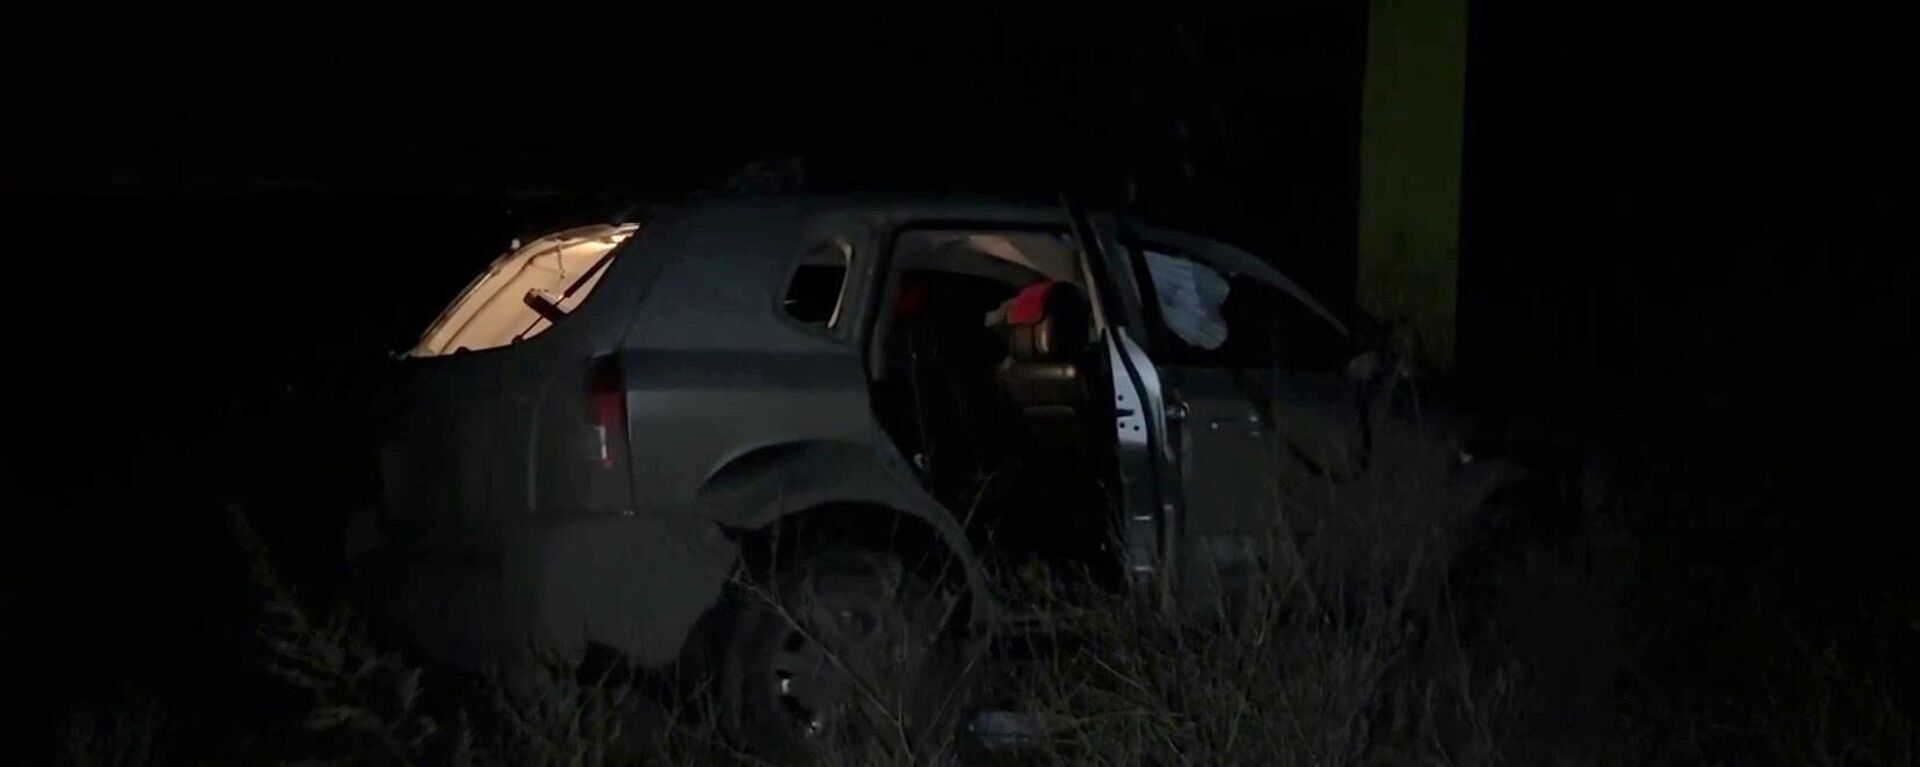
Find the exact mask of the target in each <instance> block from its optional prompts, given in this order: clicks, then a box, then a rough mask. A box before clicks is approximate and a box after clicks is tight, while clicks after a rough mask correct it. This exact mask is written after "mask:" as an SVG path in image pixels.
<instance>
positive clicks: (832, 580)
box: [720, 546, 966, 763]
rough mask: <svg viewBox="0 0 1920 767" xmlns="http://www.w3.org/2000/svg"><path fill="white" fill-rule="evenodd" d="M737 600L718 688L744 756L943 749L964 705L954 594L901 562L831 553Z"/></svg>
mask: <svg viewBox="0 0 1920 767" xmlns="http://www.w3.org/2000/svg"><path fill="white" fill-rule="evenodd" d="M738 592H739V593H737V594H736V599H735V603H734V606H733V610H734V619H733V621H732V626H731V630H730V631H728V633H727V638H726V641H725V644H724V648H725V649H724V655H723V657H722V658H721V659H720V660H721V667H722V671H723V673H722V675H721V681H722V685H723V687H722V693H723V695H724V696H725V697H726V700H724V701H723V702H724V703H725V704H726V705H727V707H728V708H729V709H730V711H731V718H732V724H733V725H734V729H735V730H736V734H737V736H738V737H739V738H740V739H741V740H742V741H744V745H746V746H747V747H748V748H750V749H752V750H754V751H757V752H760V753H762V754H763V755H765V756H768V757H771V758H774V759H777V760H780V761H782V762H819V763H837V762H843V761H847V760H850V759H853V758H857V757H861V756H869V755H878V756H883V757H885V758H886V759H888V760H889V761H890V762H894V763H908V762H919V763H927V762H930V761H933V760H934V758H935V757H936V755H937V754H939V753H940V752H942V751H944V750H945V749H946V748H947V746H948V745H949V742H950V741H951V738H952V735H953V733H954V730H955V727H956V725H957V723H958V721H959V714H960V712H961V710H962V708H963V706H964V704H965V702H966V701H965V699H964V698H965V695H964V693H963V688H962V685H961V684H960V682H961V681H962V676H963V675H962V674H961V657H960V655H961V653H960V651H959V644H958V642H957V641H956V639H957V637H956V636H955V634H956V632H955V631H953V630H952V629H953V626H952V625H951V624H952V621H953V618H954V615H953V613H954V612H955V610H954V607H955V605H956V604H957V601H958V600H957V598H956V597H957V594H956V593H955V591H954V590H953V589H951V588H944V587H942V586H940V585H939V584H938V583H937V582H936V581H934V580H932V579H929V578H926V577H924V576H923V575H921V574H920V573H918V572H916V571H915V570H914V569H913V568H911V567H909V566H908V565H907V564H906V562H905V561H903V560H902V558H901V557H899V556H898V555H895V554H892V553H889V552H882V551H873V550H866V549H861V548H855V547H844V546H829V547H823V548H816V549H814V550H812V551H808V552H803V553H801V554H800V555H799V556H798V558H797V559H796V560H795V561H793V562H791V563H790V564H789V565H788V566H786V567H782V568H779V569H778V570H777V571H776V573H775V574H774V575H773V576H772V577H769V578H767V579H765V580H764V581H763V582H759V583H752V584H744V585H743V586H742V587H741V588H740V589H738Z"/></svg>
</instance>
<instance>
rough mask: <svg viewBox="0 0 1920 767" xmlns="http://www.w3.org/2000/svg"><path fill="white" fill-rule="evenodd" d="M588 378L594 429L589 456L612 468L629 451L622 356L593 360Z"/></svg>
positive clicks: (595, 462) (600, 465)
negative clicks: (621, 368)
mask: <svg viewBox="0 0 1920 767" xmlns="http://www.w3.org/2000/svg"><path fill="white" fill-rule="evenodd" d="M587 380H588V381H589V384H588V389H587V418H588V421H589V423H590V425H591V428H592V435H591V437H592V441H591V442H590V443H589V444H588V450H589V453H588V455H589V457H590V459H591V460H592V462H593V465H594V467H595V468H599V469H603V470H611V469H613V468H615V467H617V466H619V465H620V464H621V462H622V461H624V460H625V458H626V452H627V387H626V382H625V380H624V378H623V377H622V376H621V373H620V361H619V358H617V357H615V356H612V355H608V356H605V357H598V358H596V359H594V360H593V362H592V366H591V369H590V370H589V371H588V374H587Z"/></svg>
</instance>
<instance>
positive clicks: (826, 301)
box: [781, 238, 853, 329]
mask: <svg viewBox="0 0 1920 767" xmlns="http://www.w3.org/2000/svg"><path fill="white" fill-rule="evenodd" d="M852 265H853V246H852V245H851V244H848V243H847V241H846V240H842V239H839V238H834V239H831V240H827V241H825V242H821V243H817V244H815V245H813V246H811V247H809V248H807V249H806V250H805V251H804V252H802V253H801V255H800V263H799V264H797V265H795V266H794V270H793V276H792V277H791V278H789V279H788V281H787V291H786V294H785V297H784V298H782V299H781V305H782V306H784V307H786V310H787V314H788V316H791V317H793V318H794V319H795V320H798V321H799V322H801V323H802V324H806V325H813V326H816V327H820V328H824V329H832V328H834V327H837V326H838V325H839V324H840V312H841V309H842V307H843V304H844V303H845V301H846V287H847V274H848V273H849V272H850V271H851V267H852Z"/></svg>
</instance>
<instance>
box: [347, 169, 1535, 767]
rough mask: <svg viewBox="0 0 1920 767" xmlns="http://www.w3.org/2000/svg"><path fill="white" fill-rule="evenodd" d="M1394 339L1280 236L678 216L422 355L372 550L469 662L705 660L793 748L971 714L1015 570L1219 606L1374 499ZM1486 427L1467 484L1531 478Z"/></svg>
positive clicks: (716, 208)
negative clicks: (1290, 255) (1293, 541)
mask: <svg viewBox="0 0 1920 767" xmlns="http://www.w3.org/2000/svg"><path fill="white" fill-rule="evenodd" d="M1358 352H1359V349H1358V348H1357V347H1356V346H1355V344H1354V343H1353V342H1352V340H1351V338H1350V333H1349V331H1348V329H1347V327H1346V326H1345V325H1343V324H1342V322H1341V320H1340V319H1339V318H1337V317H1335V316H1334V314H1332V313H1331V312H1329V311H1328V310H1327V309H1326V308H1325V307H1323V306H1322V305H1321V304H1320V303H1319V302H1317V301H1316V300H1315V299H1314V298H1313V297H1311V296H1309V295H1308V294H1307V293H1306V292H1305V291H1303V290H1302V289H1301V288H1300V287H1299V286H1297V285H1296V284H1295V283H1294V282H1292V281H1291V280H1289V279H1288V278H1287V277H1286V276H1285V275H1283V274H1282V273H1281V272H1280V271H1279V270H1278V269H1276V267H1275V266H1273V265H1272V263H1270V262H1269V261H1268V260H1266V259H1262V258H1259V257H1256V256H1254V255H1252V254H1249V253H1247V252H1244V251H1242V250H1239V249H1237V248H1234V247H1232V246H1229V245H1225V244H1222V243H1220V242H1216V241H1214V240H1210V239H1207V238H1204V237H1199V236H1195V235H1191V234H1186V233H1181V232H1176V231H1170V230H1166V229H1161V228H1156V227H1152V226H1148V225H1146V224H1144V223H1141V222H1138V221H1133V220H1129V219H1127V218H1125V217H1122V216H1118V215H1112V214H1105V213H1100V212H1090V211H1083V210H1080V209H1078V208H1077V207H1074V206H1070V205H1059V206H1055V205H1028V204H1003V203H994V202H980V201H952V200H949V201H925V200H904V201H903V200H877V201H876V200H864V199H857V198H808V197H787V198H763V199H752V198H743V199H724V200H715V201H707V202H701V203H697V204H692V205H688V206H683V207H678V208H667V209H663V210H660V211H657V212H656V213H654V214H652V215H650V216H649V217H648V218H647V219H646V220H644V221H642V222H639V223H627V222H622V223H608V224H602V225H592V226H584V227H579V228H575V229H569V230H566V231H561V232H557V233H554V234H551V235H548V236H545V237H542V238H539V239H535V240H532V241H530V242H527V243H525V244H523V245H520V244H517V247H515V248H514V249H512V250H511V251H510V252H508V253H506V254H505V255H503V256H501V257H500V258H499V259H497V260H496V261H494V262H493V264H492V265H491V267H490V268H489V269H488V270H487V271H486V272H485V273H484V274H482V275H481V276H480V277H478V278H477V279H475V280H474V281H473V282H472V284H471V285H470V286H469V287H468V288H467V289H466V290H465V291H464V292H462V293H461V294H460V295H459V297H458V298H456V299H455V300H454V302H453V303H452V304H451V305H450V306H449V307H447V309H446V310H445V311H444V312H443V313H442V314H441V315H440V316H439V318H438V319H437V320H435V321H434V322H433V324H432V325H431V327H429V328H428V329H427V330H426V332H425V333H424V334H423V335H422V337H421V338H420V341H419V343H418V345H417V346H415V347H414V348H412V349H411V350H409V351H407V352H405V353H403V354H401V355H400V357H401V360H400V362H399V363H398V365H397V367H398V368H399V380H398V381H397V384H396V389H395V391H396V394H397V402H396V404H397V408H396V409H395V410H394V411H393V413H394V416H393V419H392V423H391V434H390V438H389V439H388V440H387V441H386V443H385V445H384V447H383V455H382V461H383V472H384V486H385V499H384V504H383V506H382V507H381V508H380V509H379V510H378V513H377V528H378V533H379V534H378V542H377V543H378V545H369V546H368V547H366V550H365V551H364V552H363V553H362V554H361V555H360V556H359V557H358V559H357V561H358V562H359V563H360V567H359V570H360V572H362V573H363V574H365V575H364V578H363V579H364V580H366V581H368V586H369V591H370V593H373V594H376V595H377V599H376V601H377V602H378V603H379V605H380V606H381V608H382V610H381V612H382V613H383V614H384V615H385V616H386V617H387V618H388V619H390V620H391V621H392V622H393V625H396V626H398V627H399V628H400V629H401V630H402V631H403V632H404V633H405V635H406V636H408V637H409V638H410V639H411V640H412V641H413V642H414V643H416V644H417V645H418V646H419V647H420V648H422V649H424V650H425V651H426V652H428V653H430V654H432V655H434V656H437V657H439V658H441V659H443V660H446V661H449V662H451V663H455V664H458V665H464V666H480V665H485V664H492V663H498V662H502V661H504V660H506V659H508V658H510V657H512V656H513V655H514V653H515V652H516V651H517V650H518V649H520V648H521V647H523V646H524V644H525V643H526V642H527V641H528V640H533V641H537V642H542V643H547V644H550V645H553V646H557V647H560V648H562V649H567V650H574V651H578V650H581V649H583V648H585V647H588V646H603V647H607V648H612V649H614V650H616V651H618V653H619V654H620V655H622V656H624V657H625V658H628V659H631V661H633V662H634V663H637V664H639V665H642V666H649V667H662V666H667V665H670V664H675V663H679V662H684V661H685V660H686V659H688V658H689V657H694V656H698V657H701V658H704V659H705V662H708V663H711V664H712V667H713V671H714V672H715V673H714V678H716V679H718V680H720V686H719V688H718V692H719V694H720V697H721V698H722V702H723V703H724V704H725V708H726V710H727V711H728V712H729V717H730V721H731V723H732V724H733V725H734V726H735V727H736V728H737V731H738V732H739V733H740V734H741V736H742V737H743V738H745V739H746V740H748V741H749V742H751V743H752V744H754V746H755V747H757V748H761V749H765V750H766V751H768V752H770V753H789V752H801V751H805V750H807V749H808V748H810V747H811V746H810V745H809V744H810V743H812V742H814V741H817V740H818V739H820V738H821V737H823V736H822V735H821V733H823V732H825V731H827V730H830V729H833V728H835V727H842V728H843V729H844V728H845V727H848V726H852V725H849V724H848V722H849V721H851V718H852V717H854V716H855V715H856V713H857V712H856V709H858V708H859V707H860V706H861V705H862V701H863V700H864V701H868V702H871V699H872V698H873V695H871V694H870V693H871V692H872V691H878V690H885V691H890V692H889V694H895V693H897V694H898V695H899V696H901V697H899V698H898V699H896V700H895V703H898V704H899V705H901V707H902V709H903V710H905V711H908V712H909V713H912V714H913V715H914V716H915V717H916V719H915V720H914V721H916V722H917V723H919V726H922V727H924V728H925V731H926V732H927V733H929V736H930V737H938V736H940V734H941V733H942V732H943V730H942V728H943V727H945V728H948V729H950V728H951V725H952V723H953V721H954V719H953V717H952V716H950V715H949V714H950V711H951V709H953V708H954V707H955V706H956V705H958V704H957V703H956V702H955V701H954V700H953V698H954V691H955V690H957V689H959V687H958V685H956V684H954V682H955V680H956V679H957V677H958V671H957V663H956V658H958V657H959V654H960V653H961V651H962V648H963V647H965V646H967V645H968V643H969V642H972V641H974V640H976V639H977V638H979V637H981V636H983V635H985V633H986V632H987V631H988V630H989V629H991V628H992V627H994V626H995V625H997V624H1004V623H1005V622H1007V621H1017V620H1018V619H1019V617H1020V616H1019V614H1018V613H1019V606H1018V605H1017V604H1012V603H1010V602H1009V600H1007V599H1004V598H1003V596H1004V595H1003V593H1002V592H1001V591H1000V587H999V585H998V584H997V583H996V579H995V578H994V577H992V576H991V575H990V573H992V572H997V570H996V567H997V566H998V565H1018V564H1021V563H1024V562H1032V561H1039V562H1047V563H1062V562H1067V563H1076V564H1078V565H1080V566H1083V567H1084V569H1085V570H1086V571H1088V572H1092V573H1095V574H1096V577H1099V578H1103V579H1105V580H1106V581H1107V582H1108V583H1110V584H1111V585H1112V586H1113V587H1114V588H1121V589H1125V588H1132V589H1144V590H1147V591H1148V592H1149V593H1151V594H1154V595H1157V598H1160V599H1163V600H1165V601H1166V602H1167V603H1168V604H1169V605H1170V606H1174V607H1178V606H1181V605H1189V604H1202V603H1205V602H1206V601H1207V600H1209V599H1210V598H1211V597H1212V596H1213V595H1215V594H1217V593H1219V592H1220V591H1221V590H1222V589H1230V588H1231V584H1232V579H1233V576H1234V575H1235V574H1236V573H1243V572H1247V571H1249V570H1250V569H1251V568H1253V567H1255V566H1257V565H1258V561H1257V560H1258V550H1257V547H1256V546H1252V545H1250V544H1251V543H1252V542H1254V541H1257V540H1259V539H1261V538H1262V537H1263V536H1269V535H1272V534H1274V533H1275V532H1276V528H1277V527H1279V526H1281V525H1283V524H1285V525H1291V526H1293V528H1295V529H1291V530H1289V531H1288V534H1294V533H1298V532H1299V531H1300V530H1311V529H1312V528H1313V525H1314V523H1313V518H1314V517H1315V516H1316V515H1320V516H1325V515H1337V514H1339V513H1341V512H1340V509H1339V508H1338V506H1339V503H1338V501H1337V498H1336V495H1337V494H1336V493H1332V492H1329V491H1325V490H1319V489H1316V488H1326V487H1337V486H1338V485H1340V484H1341V483H1344V482H1351V481H1354V480H1355V479H1356V478H1358V477H1361V476H1364V475H1365V474H1366V473H1367V472H1369V471H1374V470H1378V467H1379V466H1380V465H1381V464H1383V461H1381V460H1376V459H1375V458H1374V456H1373V455H1372V453H1374V452H1376V451H1375V447H1374V443H1375V438H1374V432H1375V431H1376V430H1377V429H1378V428H1379V425H1378V424H1377V423H1374V420H1375V419H1374V417H1373V415H1371V414H1373V413H1375V412H1376V411H1378V410H1379V409H1380V407H1379V406H1378V405H1377V401H1378V400H1380V399H1381V395H1379V394H1377V392H1378V391H1379V390H1380V388H1381V387H1380V386H1379V382H1380V381H1381V380H1382V379H1385V378H1390V377H1392V376H1393V375H1394V373H1393V370H1392V369H1391V368H1392V366H1391V365H1382V364H1376V363H1375V362H1373V360H1374V359H1375V358H1373V357H1369V356H1360V355H1358ZM1448 450H1449V451H1451V452H1447V453H1446V455H1447V456H1449V457H1450V460H1447V461H1444V462H1443V463H1445V464H1446V465H1444V466H1436V467H1435V468H1434V470H1435V471H1436V472H1440V473H1441V474H1442V475H1444V478H1445V480H1444V481H1445V482H1446V483H1447V486H1448V488H1449V490H1448V491H1447V498H1446V499H1445V500H1444V501H1443V502H1442V501H1437V502H1436V505H1440V506H1446V507H1448V508H1452V509H1468V508H1472V507H1474V506H1475V505H1477V504H1480V503H1482V502H1483V501H1484V500H1485V499H1486V498H1487V497H1489V495H1490V494H1491V493H1493V491H1494V490H1495V489H1496V488H1497V487H1498V486H1500V485H1502V484H1503V483H1505V482H1508V481H1509V480H1510V477H1507V476H1505V475H1504V474H1503V472H1505V469H1503V468H1502V467H1500V466H1498V465H1497V462H1495V461H1477V462H1473V461H1469V460H1467V457H1466V455H1465V454H1464V453H1461V452H1459V451H1457V450H1453V448H1452V447H1449V448H1448ZM1276 488H1278V489H1279V492H1278V494H1276ZM1282 499H1284V500H1282ZM1282 503H1284V504H1286V505H1287V513H1286V514H1280V513H1276V505H1277V504H1282ZM1283 520H1291V521H1288V522H1283Z"/></svg>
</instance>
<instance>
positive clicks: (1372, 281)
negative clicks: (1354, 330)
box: [1356, 0, 1467, 368]
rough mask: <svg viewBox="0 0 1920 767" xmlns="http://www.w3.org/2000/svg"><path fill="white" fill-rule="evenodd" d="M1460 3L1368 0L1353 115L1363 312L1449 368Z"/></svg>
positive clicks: (1456, 232) (1463, 56) (1456, 229)
mask: <svg viewBox="0 0 1920 767" xmlns="http://www.w3.org/2000/svg"><path fill="white" fill-rule="evenodd" d="M1466 43H1467V0H1369V5H1368V21H1367V70H1366V77H1365V84H1364V86H1363V92H1362V95H1361V107H1360V108H1361V114H1360V215H1359V219H1360V231H1359V237H1358V241H1359V264H1358V268H1357V270H1356V283H1357V286H1358V291H1359V296H1358V298H1359V303H1360V307H1361V308H1362V309H1364V310H1366V311H1367V312H1368V313H1370V314H1372V315H1374V316H1375V317H1378V318H1380V319H1383V320H1389V321H1393V322H1397V323H1402V324H1405V325H1406V326H1408V327H1409V328H1410V329H1411V330H1412V331H1413V332H1414V334H1415V336H1416V337H1417V338H1418V340H1419V343H1420V346H1421V348H1422V349H1423V350H1424V352H1425V357H1426V358H1427V361H1428V362H1429V363H1431V364H1434V365H1437V366H1440V367H1442V368H1446V367H1451V366H1452V364H1453V354H1454V307H1455V300H1456V299H1455V295H1456V293H1457V283H1458V276H1459V270H1460V247H1459V244H1460V151H1461V131H1462V128H1461V121H1462V116H1463V114H1464V112H1465V101H1466V99H1465V96H1466V68H1467V67H1466V64H1467V45H1466Z"/></svg>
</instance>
